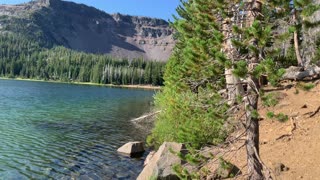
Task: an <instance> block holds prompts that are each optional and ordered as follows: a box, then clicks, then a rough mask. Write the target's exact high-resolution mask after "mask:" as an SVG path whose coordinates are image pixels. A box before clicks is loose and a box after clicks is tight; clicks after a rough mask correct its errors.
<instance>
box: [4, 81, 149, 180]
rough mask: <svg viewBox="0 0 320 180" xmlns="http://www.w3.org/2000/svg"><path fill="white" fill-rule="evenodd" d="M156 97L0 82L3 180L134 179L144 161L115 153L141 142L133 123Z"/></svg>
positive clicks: (143, 93) (142, 136)
mask: <svg viewBox="0 0 320 180" xmlns="http://www.w3.org/2000/svg"><path fill="white" fill-rule="evenodd" d="M154 93H155V92H154V91H152V90H151V91H150V90H138V89H121V88H108V87H97V86H84V85H71V84H60V83H46V82H29V81H16V80H0V179H1V180H2V179H3V180H11V179H12V180H24V179H72V178H75V179H94V180H96V179H97V180H98V179H135V178H136V177H137V175H138V173H139V172H140V171H141V169H142V166H143V158H141V159H131V158H129V157H125V156H122V155H119V154H118V153H117V152H116V150H117V148H119V147H120V146H121V145H123V144H124V143H126V142H128V141H133V140H142V141H144V139H145V136H146V133H145V132H146V130H144V129H141V128H139V127H136V126H135V125H134V124H133V123H132V122H130V120H131V119H133V118H136V117H139V116H141V115H143V114H144V113H147V112H149V111H150V108H151V103H152V96H153V95H154Z"/></svg>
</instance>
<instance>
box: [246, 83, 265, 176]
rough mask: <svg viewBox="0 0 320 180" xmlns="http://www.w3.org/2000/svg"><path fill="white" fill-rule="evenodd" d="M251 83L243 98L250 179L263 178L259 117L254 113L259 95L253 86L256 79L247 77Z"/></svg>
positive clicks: (256, 84)
mask: <svg viewBox="0 0 320 180" xmlns="http://www.w3.org/2000/svg"><path fill="white" fill-rule="evenodd" d="M248 80H249V82H251V83H252V84H250V85H249V87H248V93H249V94H248V96H247V97H246V100H245V107H246V117H247V119H246V129H247V139H246V150H247V161H248V173H249V179H250V180H259V179H264V176H263V173H262V169H263V166H262V164H261V162H260V161H259V157H258V156H259V119H258V117H257V116H256V114H254V113H255V112H256V111H257V109H258V98H259V95H258V93H257V92H255V90H254V89H253V88H255V87H257V89H258V88H259V87H258V85H259V83H258V80H257V79H254V78H252V77H250V78H248Z"/></svg>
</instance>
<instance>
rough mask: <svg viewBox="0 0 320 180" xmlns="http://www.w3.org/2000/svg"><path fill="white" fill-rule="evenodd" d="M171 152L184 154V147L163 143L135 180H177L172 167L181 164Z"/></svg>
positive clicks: (177, 144) (178, 144) (172, 143)
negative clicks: (155, 179)
mask: <svg viewBox="0 0 320 180" xmlns="http://www.w3.org/2000/svg"><path fill="white" fill-rule="evenodd" d="M173 152H181V153H186V152H185V146H184V145H183V144H181V143H174V142H164V143H163V144H162V145H161V146H160V148H159V150H158V151H157V152H156V153H155V154H154V155H153V157H152V158H151V159H150V160H149V162H148V164H147V165H146V166H145V167H144V169H143V170H142V172H141V173H140V174H139V176H138V178H137V180H149V179H150V178H155V177H157V179H170V180H176V179H177V180H178V179H179V178H178V176H177V175H176V174H175V173H174V172H173V170H172V167H173V165H176V164H182V160H181V159H180V158H179V157H178V156H177V155H175V154H174V153H173Z"/></svg>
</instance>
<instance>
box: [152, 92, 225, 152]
mask: <svg viewBox="0 0 320 180" xmlns="http://www.w3.org/2000/svg"><path fill="white" fill-rule="evenodd" d="M167 90H168V91H170V92H166V91H163V92H161V93H159V94H157V95H156V97H155V100H156V106H157V107H159V108H160V109H162V111H161V113H160V114H159V115H158V117H157V120H156V123H155V127H154V129H153V131H152V134H151V135H150V136H149V137H148V139H147V142H148V144H149V145H154V146H156V147H159V146H160V145H161V144H162V143H163V142H164V141H175V142H181V143H189V144H190V145H192V146H193V147H195V148H200V147H201V146H202V145H204V144H217V143H220V142H222V141H223V140H224V138H225V137H226V130H225V128H224V127H223V125H224V122H225V120H226V118H227V115H226V111H227V109H228V107H227V105H225V104H221V103H220V99H221V98H220V96H219V95H218V94H214V93H212V92H211V91H210V90H203V89H201V88H200V89H199V92H198V94H195V93H192V92H191V91H186V92H183V93H181V92H179V93H175V92H173V91H172V90H170V89H167Z"/></svg>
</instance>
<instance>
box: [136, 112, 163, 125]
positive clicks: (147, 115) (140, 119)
mask: <svg viewBox="0 0 320 180" xmlns="http://www.w3.org/2000/svg"><path fill="white" fill-rule="evenodd" d="M160 112H161V111H156V112H151V113H149V114H146V115H143V116H140V117H138V118H135V119H132V120H131V121H132V122H140V121H143V120H145V119H148V118H150V117H152V116H154V115H156V114H158V113H160Z"/></svg>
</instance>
